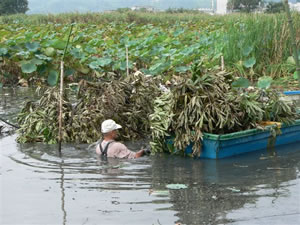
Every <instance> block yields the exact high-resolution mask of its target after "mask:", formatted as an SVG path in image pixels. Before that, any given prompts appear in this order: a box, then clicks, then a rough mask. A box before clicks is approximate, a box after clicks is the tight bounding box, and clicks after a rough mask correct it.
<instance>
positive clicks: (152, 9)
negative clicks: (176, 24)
mask: <svg viewBox="0 0 300 225" xmlns="http://www.w3.org/2000/svg"><path fill="white" fill-rule="evenodd" d="M130 9H131V10H132V11H140V10H145V11H147V12H157V11H158V9H156V8H155V7H153V6H133V7H131V8H130Z"/></svg>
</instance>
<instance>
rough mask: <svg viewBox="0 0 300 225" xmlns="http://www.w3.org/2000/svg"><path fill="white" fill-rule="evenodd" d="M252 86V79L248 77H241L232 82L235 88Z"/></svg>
mask: <svg viewBox="0 0 300 225" xmlns="http://www.w3.org/2000/svg"><path fill="white" fill-rule="evenodd" d="M249 86H250V81H249V80H248V79H247V78H244V77H240V78H239V79H237V80H236V81H234V82H233V83H232V87H234V88H247V87H249Z"/></svg>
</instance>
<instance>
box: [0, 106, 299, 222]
mask: <svg viewBox="0 0 300 225" xmlns="http://www.w3.org/2000/svg"><path fill="white" fill-rule="evenodd" d="M7 104H8V103H7ZM9 104H11V105H14V104H13V101H12V102H10V103H9ZM15 108H17V107H15ZM7 110H8V111H9V108H6V109H5V110H4V109H3V107H2V106H0V112H2V113H3V112H5V113H6V112H7ZM14 110H15V109H14ZM15 138H16V136H15V135H14V136H7V137H2V138H1V137H0V149H1V151H0V157H1V158H0V162H1V164H0V179H1V186H0V187H1V201H0V202H1V203H0V213H1V214H0V223H1V224H64V225H65V224H130V225H133V224H139V225H142V224H150V225H152V224H155V225H159V224H162V225H165V224H175V223H177V222H180V223H182V224H192V225H193V224H195V225H196V224H197V225H198V224H225V223H232V224H272V223H274V221H275V220H276V221H277V224H299V222H300V217H299V215H300V205H299V202H300V201H299V200H300V199H299V191H298V190H299V189H300V178H299V175H300V173H299V166H300V146H299V144H294V145H289V146H286V147H285V148H277V149H274V151H275V152H272V153H270V152H268V151H267V150H266V151H260V152H256V153H251V154H246V155H243V156H238V157H232V158H229V159H222V160H193V159H186V158H181V157H170V156H168V155H164V154H162V155H159V156H151V157H143V158H139V159H137V160H120V159H103V158H99V157H97V156H96V154H95V152H94V150H93V149H91V150H88V148H87V145H64V146H63V149H62V156H61V157H60V156H59V155H58V151H57V149H58V148H57V146H56V145H45V144H41V143H35V144H17V143H16V142H15ZM127 144H129V146H130V147H131V148H132V149H134V150H137V149H139V148H140V146H141V145H142V144H143V143H127ZM275 153H276V154H275ZM167 184H185V185H186V186H187V188H186V189H180V190H168V189H167V188H166V185H167ZM16 212H21V213H16Z"/></svg>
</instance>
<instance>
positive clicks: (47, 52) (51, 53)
mask: <svg viewBox="0 0 300 225" xmlns="http://www.w3.org/2000/svg"><path fill="white" fill-rule="evenodd" d="M54 54H55V49H54V48H52V47H48V48H46V49H45V55H46V56H48V57H51V56H54Z"/></svg>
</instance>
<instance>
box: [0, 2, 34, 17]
mask: <svg viewBox="0 0 300 225" xmlns="http://www.w3.org/2000/svg"><path fill="white" fill-rule="evenodd" d="M27 10H28V0H1V1H0V16H3V15H10V14H17V13H26V12H27Z"/></svg>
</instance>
